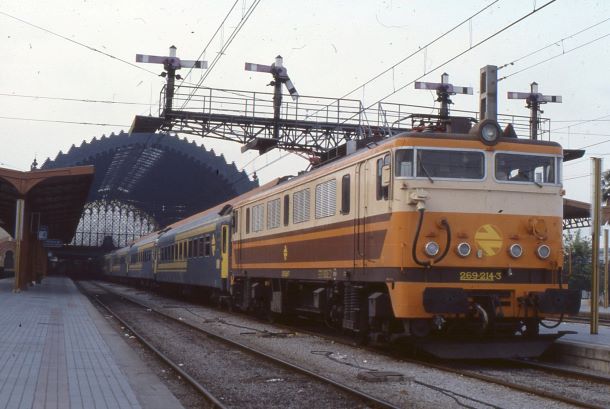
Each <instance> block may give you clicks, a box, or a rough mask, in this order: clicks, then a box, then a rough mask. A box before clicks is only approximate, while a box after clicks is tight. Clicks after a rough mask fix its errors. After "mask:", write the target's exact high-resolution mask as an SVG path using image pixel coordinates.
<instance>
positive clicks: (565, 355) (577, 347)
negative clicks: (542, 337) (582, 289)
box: [541, 300, 610, 375]
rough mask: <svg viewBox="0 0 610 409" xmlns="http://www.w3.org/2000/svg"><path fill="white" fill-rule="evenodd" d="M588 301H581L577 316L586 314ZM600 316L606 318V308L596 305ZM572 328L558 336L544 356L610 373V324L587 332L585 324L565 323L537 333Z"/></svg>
mask: <svg viewBox="0 0 610 409" xmlns="http://www.w3.org/2000/svg"><path fill="white" fill-rule="evenodd" d="M590 312H591V306H590V304H589V300H582V303H581V308H580V315H581V316H586V317H590ZM599 316H600V318H608V317H610V308H603V307H599ZM557 331H574V332H576V333H575V334H567V335H564V336H563V337H561V338H560V339H559V340H558V341H557V342H555V344H553V346H552V347H551V348H550V350H549V351H548V353H547V354H546V356H547V357H548V358H549V359H552V360H553V361H555V362H559V363H562V364H567V365H575V366H579V367H581V368H585V369H590V370H592V371H596V372H599V373H601V374H605V375H610V327H609V326H607V325H599V326H598V333H597V334H591V330H590V325H589V324H587V323H572V322H565V323H562V324H561V325H559V326H558V327H557V328H554V329H550V330H547V329H544V328H541V332H557Z"/></svg>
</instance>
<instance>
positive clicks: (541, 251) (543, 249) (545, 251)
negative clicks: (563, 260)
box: [536, 244, 551, 260]
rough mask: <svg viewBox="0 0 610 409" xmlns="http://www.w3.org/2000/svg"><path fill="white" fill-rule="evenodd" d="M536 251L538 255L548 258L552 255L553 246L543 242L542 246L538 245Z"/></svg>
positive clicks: (544, 258)
mask: <svg viewBox="0 0 610 409" xmlns="http://www.w3.org/2000/svg"><path fill="white" fill-rule="evenodd" d="M536 253H538V257H540V258H541V259H543V260H546V259H547V258H549V256H550V255H551V248H550V247H549V246H547V245H546V244H541V245H540V246H538V249H537V250H536Z"/></svg>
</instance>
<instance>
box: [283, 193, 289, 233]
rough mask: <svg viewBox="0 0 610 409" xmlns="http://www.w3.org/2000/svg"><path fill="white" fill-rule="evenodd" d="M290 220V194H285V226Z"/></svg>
mask: <svg viewBox="0 0 610 409" xmlns="http://www.w3.org/2000/svg"><path fill="white" fill-rule="evenodd" d="M289 222H290V195H284V226H288V223H289Z"/></svg>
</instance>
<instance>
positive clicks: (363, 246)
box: [106, 82, 580, 358]
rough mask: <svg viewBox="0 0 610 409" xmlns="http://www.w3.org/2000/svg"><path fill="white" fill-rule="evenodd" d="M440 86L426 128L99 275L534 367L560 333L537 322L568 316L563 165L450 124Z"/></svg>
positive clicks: (246, 203)
mask: <svg viewBox="0 0 610 409" xmlns="http://www.w3.org/2000/svg"><path fill="white" fill-rule="evenodd" d="M440 85H441V88H439V89H440V90H441V91H440V92H439V96H440V97H441V101H442V102H443V105H442V108H441V115H439V116H434V115H415V116H413V117H412V119H413V122H414V123H415V122H417V123H418V125H416V126H413V127H412V129H411V130H410V131H406V132H402V133H400V134H398V135H394V136H391V137H386V138H381V137H370V138H368V139H362V140H358V141H350V142H348V144H347V145H346V146H345V147H344V151H345V155H343V156H342V157H341V158H336V159H334V160H332V161H330V162H328V163H325V164H323V165H320V166H317V167H316V168H314V169H313V170H311V171H309V172H305V173H303V174H300V175H298V176H296V177H284V178H280V179H276V180H275V181H273V182H271V183H268V184H267V185H264V186H261V187H260V188H258V189H255V190H253V191H251V192H248V193H246V194H244V195H241V196H238V197H236V198H234V199H232V200H229V201H227V202H225V203H223V204H221V205H218V206H216V207H215V208H213V209H209V210H207V211H205V212H202V213H200V214H198V215H194V216H192V217H190V218H188V219H186V220H184V221H181V222H178V223H176V224H174V225H171V226H168V227H167V228H165V229H163V230H161V231H159V232H156V233H153V234H152V235H150V236H147V237H145V238H143V239H140V240H138V241H136V242H135V243H134V244H133V245H132V246H131V249H129V248H127V249H119V250H117V251H115V252H113V253H111V254H110V255H109V256H108V257H107V263H106V268H107V274H109V275H113V276H122V277H136V278H138V279H145V280H149V281H151V282H156V283H158V284H163V285H167V284H171V285H174V286H183V287H186V288H192V287H197V288H204V289H206V291H207V292H208V294H210V296H211V297H212V298H213V299H215V301H217V302H218V303H220V304H225V305H230V306H231V307H234V308H238V309H242V310H247V311H254V312H256V313H258V314H261V315H265V316H267V317H269V318H275V317H279V316H289V315H300V316H308V317H312V318H316V319H320V320H323V321H324V322H326V323H327V324H328V325H329V326H331V327H334V328H337V329H339V330H343V331H349V332H352V333H354V334H356V335H357V336H358V337H359V338H361V339H366V340H374V341H392V340H397V339H406V340H409V341H410V342H411V343H413V344H415V345H416V346H418V347H419V348H422V349H424V350H426V351H428V352H430V353H432V354H434V355H437V356H440V357H445V358H486V357H532V356H538V355H540V354H541V353H542V352H544V350H545V349H546V348H547V347H548V346H549V345H550V343H551V342H553V340H555V339H556V338H557V337H559V336H561V333H557V334H541V333H539V326H540V325H541V324H543V320H545V319H549V318H550V319H560V318H561V317H562V316H563V315H564V314H575V313H577V312H578V311H579V309H580V294H579V292H578V291H575V290H570V289H568V288H566V286H565V285H564V283H562V267H563V248H562V219H563V195H564V193H565V192H564V191H563V188H562V183H561V177H562V175H561V169H562V162H563V161H564V154H565V152H564V151H563V149H562V147H561V146H560V145H559V144H557V143H555V142H550V141H542V140H537V139H536V138H529V139H524V138H518V137H517V135H516V134H515V132H514V129H513V127H512V126H511V125H507V126H506V128H505V129H502V128H501V127H500V125H499V123H498V122H497V121H496V120H495V119H492V118H495V115H494V116H492V118H488V119H484V120H481V121H479V122H476V121H474V120H473V119H472V118H464V117H451V116H449V114H448V109H447V107H448V102H450V101H449V100H448V97H447V96H448V95H449V94H450V92H449V90H450V88H449V87H450V86H451V84H447V83H445V82H443V83H442V84H440ZM532 95H533V94H532ZM473 123H475V124H474V126H472V124H473ZM568 156H572V157H573V155H568Z"/></svg>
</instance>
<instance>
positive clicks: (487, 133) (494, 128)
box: [470, 119, 502, 145]
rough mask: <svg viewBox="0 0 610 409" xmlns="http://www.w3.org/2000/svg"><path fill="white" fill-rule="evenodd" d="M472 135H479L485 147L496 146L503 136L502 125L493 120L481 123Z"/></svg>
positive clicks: (473, 129)
mask: <svg viewBox="0 0 610 409" xmlns="http://www.w3.org/2000/svg"><path fill="white" fill-rule="evenodd" d="M470 133H471V134H473V133H474V134H478V135H479V138H480V139H481V141H482V142H483V143H484V144H485V145H495V144H496V143H498V140H499V139H500V136H502V130H501V129H500V125H498V123H497V122H496V121H494V120H492V119H485V120H483V121H481V122H479V123H478V124H476V125H475V126H474V127H473V128H472V129H471V131H470Z"/></svg>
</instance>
